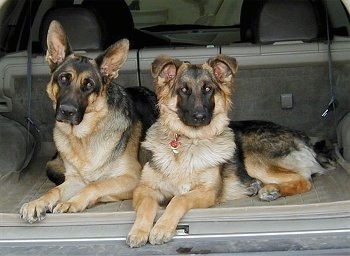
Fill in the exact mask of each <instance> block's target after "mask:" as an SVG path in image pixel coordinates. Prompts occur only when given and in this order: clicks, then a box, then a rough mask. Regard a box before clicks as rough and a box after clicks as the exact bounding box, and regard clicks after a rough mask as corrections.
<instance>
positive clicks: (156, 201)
mask: <svg viewBox="0 0 350 256" xmlns="http://www.w3.org/2000/svg"><path fill="white" fill-rule="evenodd" d="M236 70H237V63H236V59H235V58H232V57H228V56H225V55H218V56H216V57H213V58H210V59H209V60H208V61H207V62H206V63H204V64H202V65H194V64H190V63H187V62H182V61H180V60H178V59H173V58H171V57H169V56H165V55H162V56H159V57H158V58H156V59H155V60H154V62H153V64H152V75H153V77H154V84H155V90H156V94H157V97H158V100H159V102H158V105H159V110H160V117H159V119H158V120H157V121H156V123H155V124H154V125H153V126H152V127H151V128H150V129H149V130H148V131H147V134H146V139H145V141H144V142H143V144H142V145H143V146H144V147H145V148H147V149H148V150H150V151H151V152H152V154H153V155H152V158H151V160H150V161H149V162H148V163H146V165H145V166H144V168H143V170H142V177H141V181H140V183H139V185H138V186H137V187H136V189H135V190H134V195H133V205H134V208H135V209H136V220H135V223H134V225H133V227H132V229H131V231H130V232H129V234H128V236H127V239H126V242H127V244H128V245H129V246H130V247H139V246H142V245H144V244H146V243H147V241H149V242H150V243H151V244H162V243H165V242H168V241H169V240H171V239H172V237H173V236H174V233H175V230H176V226H177V224H178V222H179V221H180V219H181V218H182V217H183V215H184V214H185V213H186V212H187V211H189V210H190V209H192V208H205V207H210V206H213V205H214V204H215V203H218V202H223V201H226V200H233V199H237V198H242V197H246V196H251V195H254V194H256V193H258V194H259V197H260V198H261V199H262V200H267V201H269V200H274V199H276V198H278V197H279V196H285V195H293V194H297V193H302V192H305V191H308V190H309V189H310V188H311V182H310V177H311V174H313V173H323V172H324V171H325V169H324V168H323V167H321V166H320V164H319V163H318V161H317V160H316V158H315V156H316V154H315V153H314V151H313V149H312V146H311V144H309V142H308V139H307V137H306V136H305V135H304V134H302V133H300V132H296V131H292V130H289V129H286V128H284V127H281V126H279V125H276V124H273V123H269V122H262V121H247V122H230V121H229V118H228V112H229V110H230V108H231V95H232V93H233V90H234V77H235V74H236ZM163 203H165V204H167V206H166V208H165V211H164V213H163V215H162V216H161V217H160V218H159V219H158V220H157V222H156V223H155V225H153V223H154V219H155V216H156V212H157V209H158V206H159V205H160V204H163Z"/></svg>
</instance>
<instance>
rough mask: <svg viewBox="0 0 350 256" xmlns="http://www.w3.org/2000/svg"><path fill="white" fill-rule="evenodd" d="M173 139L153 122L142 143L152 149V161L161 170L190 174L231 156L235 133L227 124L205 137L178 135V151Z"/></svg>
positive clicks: (224, 160)
mask: <svg viewBox="0 0 350 256" xmlns="http://www.w3.org/2000/svg"><path fill="white" fill-rule="evenodd" d="M160 138H161V139H160ZM172 139H173V138H172V136H169V134H167V133H166V132H164V131H163V130H162V129H161V128H160V125H158V123H156V124H155V125H153V126H152V127H151V128H150V130H149V131H148V133H147V139H146V141H145V142H144V143H143V146H144V147H145V148H147V149H148V150H150V151H152V153H153V162H154V163H155V164H156V166H157V167H158V168H159V169H160V170H158V171H161V172H162V173H163V174H169V175H171V174H172V173H181V174H183V175H186V173H187V174H188V175H190V174H192V173H193V172H195V171H200V170H204V169H207V168H212V167H215V166H218V165H221V164H223V163H225V162H227V161H228V160H230V159H232V157H233V154H234V152H235V149H236V145H235V143H234V134H233V132H232V131H231V129H230V128H227V129H225V130H224V131H223V132H222V133H221V134H219V135H217V136H214V137H211V138H206V139H191V138H187V137H185V136H181V135H180V136H179V138H178V141H179V147H178V149H177V153H174V152H173V150H172V148H171V146H170V142H171V141H172ZM181 190H186V188H185V187H184V188H183V189H181Z"/></svg>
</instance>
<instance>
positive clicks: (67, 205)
mask: <svg viewBox="0 0 350 256" xmlns="http://www.w3.org/2000/svg"><path fill="white" fill-rule="evenodd" d="M83 210H84V208H83V207H81V206H80V205H79V204H77V203H73V202H64V203H59V204H57V205H56V207H55V208H54V209H53V211H52V212H53V213H65V212H71V213H73V212H81V211H83Z"/></svg>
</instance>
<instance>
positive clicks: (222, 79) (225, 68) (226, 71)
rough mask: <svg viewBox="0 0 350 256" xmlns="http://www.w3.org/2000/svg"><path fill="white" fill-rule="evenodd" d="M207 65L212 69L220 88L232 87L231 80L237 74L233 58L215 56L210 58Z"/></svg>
mask: <svg viewBox="0 0 350 256" xmlns="http://www.w3.org/2000/svg"><path fill="white" fill-rule="evenodd" d="M207 63H208V64H209V66H211V68H212V69H213V73H214V76H215V77H216V79H217V81H218V82H219V84H220V85H222V86H228V87H232V86H233V78H234V77H235V75H236V72H237V61H236V59H235V58H233V57H229V56H226V55H217V56H216V57H213V58H210V59H209V60H208V61H207Z"/></svg>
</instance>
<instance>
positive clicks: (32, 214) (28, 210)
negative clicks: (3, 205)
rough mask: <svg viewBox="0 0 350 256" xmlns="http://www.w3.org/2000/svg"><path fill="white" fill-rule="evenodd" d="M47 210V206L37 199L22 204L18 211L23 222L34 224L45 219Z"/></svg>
mask: <svg viewBox="0 0 350 256" xmlns="http://www.w3.org/2000/svg"><path fill="white" fill-rule="evenodd" d="M47 210H49V206H48V204H47V203H46V202H45V201H42V200H39V199H38V200H34V201H31V202H29V203H25V204H23V205H22V207H21V209H20V210H19V214H20V216H21V218H22V219H23V220H25V221H27V222H29V223H34V222H36V221H41V220H43V219H45V217H46V211H47Z"/></svg>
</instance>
